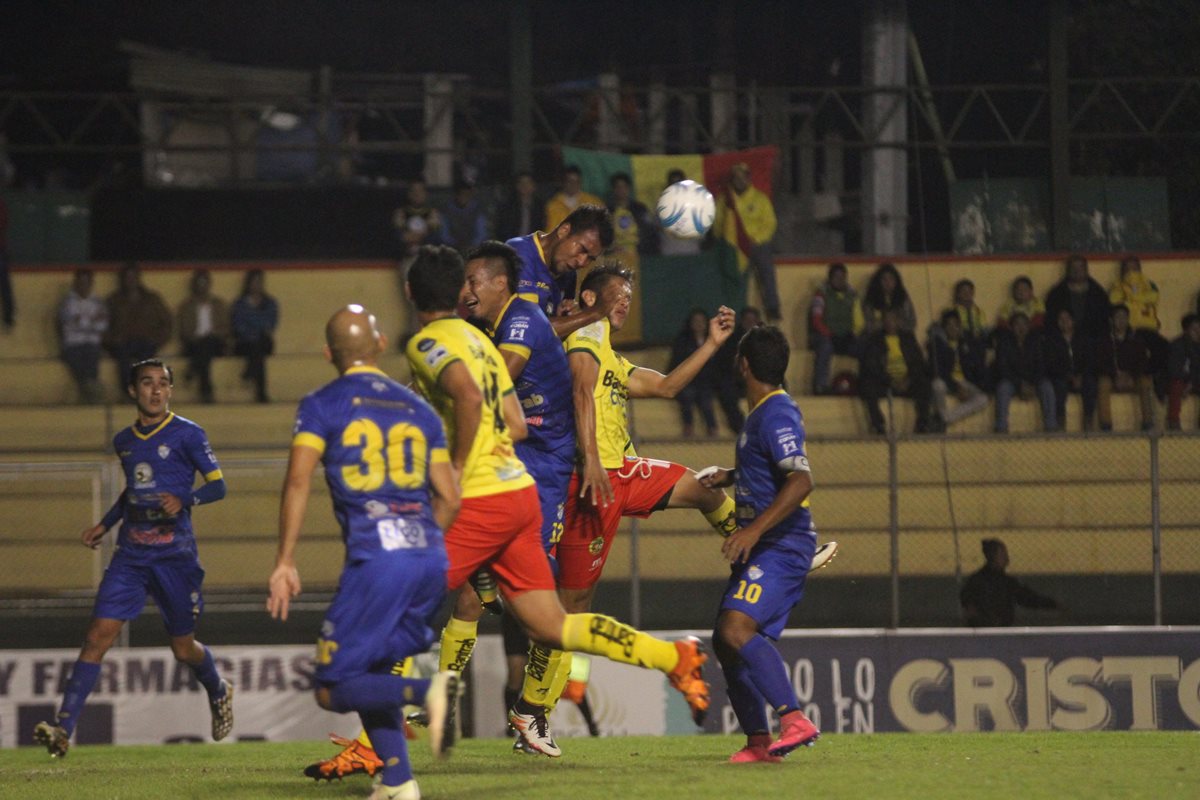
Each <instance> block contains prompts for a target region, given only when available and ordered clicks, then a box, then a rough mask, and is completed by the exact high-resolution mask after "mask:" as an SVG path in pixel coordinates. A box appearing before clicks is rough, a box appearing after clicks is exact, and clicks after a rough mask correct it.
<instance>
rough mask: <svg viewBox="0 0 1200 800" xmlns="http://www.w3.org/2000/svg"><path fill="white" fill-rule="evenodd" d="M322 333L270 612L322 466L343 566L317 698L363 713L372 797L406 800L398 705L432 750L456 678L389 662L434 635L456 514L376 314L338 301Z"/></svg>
mask: <svg viewBox="0 0 1200 800" xmlns="http://www.w3.org/2000/svg"><path fill="white" fill-rule="evenodd" d="M325 338H326V341H327V343H328V346H327V348H326V353H327V355H328V357H329V359H330V360H331V361H332V362H333V363H334V366H336V367H337V370H338V372H339V373H340V377H338V378H337V379H336V380H334V381H333V382H331V383H329V384H326V385H325V386H324V387H322V388H321V389H318V390H317V391H315V392H313V393H312V394H309V395H308V396H307V397H305V398H304V399H303V400H302V401H301V402H300V408H299V411H298V412H297V415H296V427H295V433H294V435H293V439H292V450H291V457H290V459H289V461H288V471H287V478H286V480H285V482H284V487H283V499H282V502H281V503H280V521H279V553H278V557H277V559H276V566H275V570H274V572H272V573H271V578H270V598H269V599H268V601H267V609H268V611H270V613H271V615H272V616H275V617H282V618H283V619H287V612H288V605H289V602H290V599H291V598H292V597H293V596H295V595H296V594H297V593H298V592H299V591H300V576H299V574H298V573H297V571H296V567H295V557H294V553H295V548H296V543H297V540H298V539H299V536H300V528H301V524H302V522H303V519H304V512H305V509H306V507H307V503H308V493H309V486H310V484H311V477H312V473H313V471H314V469H315V468H316V465H317V461H318V460H320V461H321V462H322V463H323V465H324V468H325V481H326V483H327V484H328V485H329V494H330V497H331V499H332V501H333V512H334V516H335V517H336V518H337V521H338V525H339V526H340V527H341V529H342V539H343V541H344V543H345V546H346V560H345V566H344V567H343V570H342V576H341V579H340V580H339V581H338V589H337V594H335V595H334V598H333V602H332V603H331V604H330V606H329V610H328V611H327V612H326V615H325V621H324V623H323V624H322V626H321V638H320V639H319V640H318V642H317V668H316V675H315V679H316V686H317V690H316V694H317V702H318V704H319V705H320V706H321V707H322V708H326V709H329V710H331V711H338V712H343V713H344V712H347V711H356V712H358V715H359V717H360V718H361V719H362V723H363V726H364V727H365V729H366V731H367V733H368V735H369V736H370V738H371V742H372V743H373V745H374V746H375V750H376V752H377V753H378V755H379V758H380V759H381V761H382V764H381V766H382V767H383V776H382V783H381V784H380V785H379V786H378V787H376V789H375V792H374V793H373V794H372V795H371V797H372V798H381V799H386V800H394V799H395V798H401V799H402V800H415V798H419V797H420V791H419V790H418V788H417V784H416V781H415V780H413V775H412V768H411V766H410V765H409V761H408V753H407V746H406V744H405V741H404V738H405V737H404V720H403V718H402V711H401V709H402V707H403V706H404V705H405V704H420V703H422V701H423V702H424V705H425V706H426V709H427V713H428V715H429V719H430V744H431V745H432V747H433V751H434V754H435V756H440V755H443V754H444V753H445V752H446V751H447V750H448V748H449V747H451V746H452V745H453V743H454V737H455V735H456V726H455V724H454V704H455V702H457V699H458V676H457V674H456V673H453V672H439V673H437V675H435V676H434V678H433V679H432V680H418V679H413V678H408V677H402V676H400V675H396V674H393V671H392V667H393V665H394V664H396V663H397V662H400V661H403V660H404V659H405V658H407V657H409V656H412V655H416V654H417V653H423V652H425V651H426V650H428V649H429V646H430V645H431V644H432V643H433V629H432V627H431V623H432V621H433V616H434V615H435V614H436V613H437V611H438V609H439V607H440V606H441V604H442V600H443V598H444V597H445V594H446V570H447V566H448V562H447V558H446V549H445V546H444V544H443V539H442V530H443V529H444V528H446V527H447V526H448V525H449V524H450V522H451V521H452V520H453V519H454V516H455V513H456V512H457V510H458V506H459V497H458V486H457V483H456V481H455V478H454V475H453V474H452V472H451V470H450V458H449V454H448V452H447V449H446V435H445V432H444V429H443V428H442V423H441V420H440V419H438V416H437V414H436V413H435V412H434V411H433V409H431V408H430V407H429V405H428V404H427V403H426V402H425V401H424V400H422V399H421V398H420V397H418V396H417V395H416V393H414V392H412V391H411V390H409V389H407V388H405V387H404V386H401V385H400V384H399V383H397V382H396V381H394V380H392V379H391V378H389V377H387V376H386V375H385V374H384V373H383V372H381V371H380V370H379V369H378V368H377V367H376V366H375V363H376V359H377V358H378V357H379V354H380V353H381V352H382V351H383V349H384V346H385V341H384V338H383V337H382V336H381V335H380V334H379V332H378V330H377V329H376V327H375V318H374V317H373V316H371V315H369V314H368V313H367V312H366V311H364V310H363V308H362V306H357V305H352V306H347V307H346V308H344V309H342V310H341V311H339V312H337V313H336V314H334V316H333V317H332V318H331V319H330V320H329V323H328V325H327V326H326V329H325Z"/></svg>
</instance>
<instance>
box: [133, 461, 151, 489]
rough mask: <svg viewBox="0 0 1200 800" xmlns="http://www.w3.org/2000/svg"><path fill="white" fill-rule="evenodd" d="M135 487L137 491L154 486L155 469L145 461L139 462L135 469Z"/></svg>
mask: <svg viewBox="0 0 1200 800" xmlns="http://www.w3.org/2000/svg"><path fill="white" fill-rule="evenodd" d="M133 485H134V488H135V489H147V488H149V487H151V486H153V485H154V468H153V467H151V466H150V465H149V464H147V463H146V462H145V461H140V462H138V464H137V466H135V467H134V468H133Z"/></svg>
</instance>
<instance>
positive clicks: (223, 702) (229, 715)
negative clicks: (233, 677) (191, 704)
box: [208, 678, 233, 742]
mask: <svg viewBox="0 0 1200 800" xmlns="http://www.w3.org/2000/svg"><path fill="white" fill-rule="evenodd" d="M221 685H222V686H224V687H225V694H224V695H222V696H221V699H220V700H211V701H209V704H208V707H209V708H210V709H211V710H212V738H213V741H214V742H219V741H221V740H222V739H224V738H225V737H226V736H228V735H229V733H230V731H232V730H233V684H232V683H230V682H229V681H227V680H225V679H224V678H222V679H221Z"/></svg>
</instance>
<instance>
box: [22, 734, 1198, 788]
mask: <svg viewBox="0 0 1200 800" xmlns="http://www.w3.org/2000/svg"><path fill="white" fill-rule="evenodd" d="M560 743H561V744H562V745H563V750H564V753H565V755H564V756H563V758H561V759H557V760H551V759H547V758H532V757H529V756H522V755H516V754H513V753H511V752H509V745H508V743H507V742H505V741H502V740H496V739H488V740H466V741H464V742H462V743H461V744H460V745H459V747H458V749H456V750H455V752H454V754H453V757H452V758H451V759H450V760H448V761H444V762H438V763H434V762H433V761H432V760H431V759H430V757H429V754H428V751H427V750H426V748H425V744H424V742H414V743H410V744H412V745H413V747H412V753H413V764H414V767H415V769H416V773H417V780H418V782H419V783H420V785H421V792H422V795H423V796H424V797H425V798H427V800H450V799H451V798H479V800H500V799H501V798H510V797H526V798H528V797H545V798H569V800H593V799H595V800H600V799H601V798H603V799H604V800H609V798H618V799H619V800H625V799H626V798H656V800H658V799H661V800H706V799H707V798H714V799H719V800H732V799H737V798H778V799H779V800H784V799H785V798H800V797H811V798H816V797H820V798H855V800H859V799H860V798H871V799H872V800H874V799H875V798H905V799H908V798H912V799H913V800H916V798H922V800H924V799H925V798H938V797H946V798H971V799H972V800H974V798H993V797H994V798H1003V799H1004V800H1012V798H1013V797H1020V798H1022V800H1027V799H1028V798H1055V800H1057V799H1058V798H1087V799H1088V800H1097V799H1098V798H1108V797H1121V798H1154V799H1155V800H1159V799H1160V798H1195V797H1200V733H1187V732H1149V733H1124V732H1121V733H1118V732H1109V733H1061V732H1057V733H1017V734H999V733H990V734H948V735H916V734H887V735H885V734H877V735H842V736H828V735H827V736H825V737H823V738H822V739H821V740H820V741H819V742H818V743H817V745H816V747H813V748H802V749H801V750H799V751H797V752H795V753H792V754H791V755H790V756H788V757H787V759H785V761H784V763H783V764H778V765H772V764H754V765H745V766H743V765H739V766H733V765H730V764H726V763H725V759H726V758H727V757H728V756H729V754H730V753H731V752H733V751H734V750H736V749H737V748H738V747H740V746H741V743H742V739H741V737H732V736H729V737H721V736H675V737H663V738H655V737H626V738H604V739H566V740H562V741H561V742H560ZM334 752H335V750H334V748H333V746H332V745H326V744H322V743H320V742H288V743H276V744H272V743H240V744H234V745H172V746H153V747H77V748H73V749H72V750H71V753H70V755H69V756H68V757H67V758H66V759H65V760H64V761H61V762H59V761H53V760H51V759H50V758H49V757H48V756H47V755H46V753H45V751H43V750H42V749H40V748H36V749H35V748H24V749H21V750H16V751H11V750H10V751H6V752H3V753H0V798H34V797H81V798H89V800H92V799H99V798H121V800H125V799H126V798H130V799H132V798H166V797H170V798H217V800H232V798H255V799H256V800H257V798H273V797H292V798H305V799H306V800H326V798H330V799H332V798H345V797H366V796H367V795H368V794H369V793H370V781H369V779H367V778H365V777H363V776H356V777H354V778H348V779H346V780H345V781H342V782H340V783H338V782H334V783H332V784H325V783H322V784H321V785H315V784H314V782H313V781H311V780H309V779H307V778H304V777H303V776H302V775H301V772H300V771H301V769H302V768H303V767H304V766H305V765H306V764H308V763H310V762H312V761H316V760H319V759H321V758H325V757H327V756H329V755H331V754H332V753H334Z"/></svg>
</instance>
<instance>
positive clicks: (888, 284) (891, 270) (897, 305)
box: [862, 264, 917, 334]
mask: <svg viewBox="0 0 1200 800" xmlns="http://www.w3.org/2000/svg"><path fill="white" fill-rule="evenodd" d="M888 311H895V312H896V320H897V324H898V325H899V326H900V330H902V331H907V332H908V333H912V332H913V331H915V330H916V329H917V312H916V309H914V308H913V304H912V300H910V299H909V297H908V292H907V291H906V290H905V288H904V281H902V280H901V279H900V273H899V272H898V271H897V270H896V266H895V265H894V264H880V265H879V268H878V269H876V270H875V272H874V273H873V274H872V275H871V280H870V281H869V282H868V283H867V291H866V293H865V294H864V295H863V300H862V316H863V325H864V327H863V333H864V334H872V333H878V332H879V331H880V330H882V329H883V318H884V315H885V314H886V313H887V312H888Z"/></svg>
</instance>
